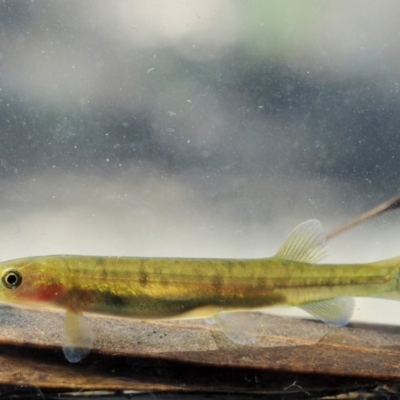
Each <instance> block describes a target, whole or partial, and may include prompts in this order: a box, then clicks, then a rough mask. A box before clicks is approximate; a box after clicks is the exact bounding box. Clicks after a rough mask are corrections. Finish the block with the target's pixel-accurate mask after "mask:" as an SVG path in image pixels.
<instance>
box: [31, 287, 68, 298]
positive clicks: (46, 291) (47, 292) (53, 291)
mask: <svg viewBox="0 0 400 400" xmlns="http://www.w3.org/2000/svg"><path fill="white" fill-rule="evenodd" d="M64 293H65V287H64V286H63V285H48V286H44V287H43V288H42V289H41V290H40V291H38V292H37V294H36V295H35V296H34V298H33V299H32V300H36V301H52V300H55V299H56V298H57V297H59V296H61V295H63V294H64Z"/></svg>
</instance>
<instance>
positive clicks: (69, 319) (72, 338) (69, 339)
mask: <svg viewBox="0 0 400 400" xmlns="http://www.w3.org/2000/svg"><path fill="white" fill-rule="evenodd" d="M92 347H93V335H92V330H91V328H90V326H89V324H88V322H87V320H86V319H85V317H84V316H83V315H82V314H81V313H76V312H74V311H71V310H67V314H66V316H65V326H64V338H63V351H64V355H65V358H66V359H67V360H68V361H69V362H71V363H76V362H79V361H81V360H82V359H83V358H85V357H86V356H87V355H88V353H89V351H90V350H91V349H92Z"/></svg>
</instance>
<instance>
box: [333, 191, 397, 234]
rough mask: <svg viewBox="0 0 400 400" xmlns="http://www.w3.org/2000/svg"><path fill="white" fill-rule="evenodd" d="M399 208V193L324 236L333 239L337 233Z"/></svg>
mask: <svg viewBox="0 0 400 400" xmlns="http://www.w3.org/2000/svg"><path fill="white" fill-rule="evenodd" d="M399 207H400V193H399V194H398V195H396V196H394V197H392V198H390V199H389V200H386V201H384V202H383V203H381V204H379V205H377V206H376V207H374V208H372V209H371V210H369V211H367V212H365V213H364V214H361V215H359V216H358V217H357V218H354V219H352V220H351V221H349V222H346V223H345V224H343V225H340V226H339V227H337V228H335V229H333V230H331V231H330V232H328V234H327V235H326V238H327V239H332V238H333V237H335V236H337V235H339V233H342V232H344V231H346V230H347V229H350V228H352V227H353V226H355V225H357V224H359V223H361V222H364V221H367V220H368V219H370V218H372V217H375V216H376V215H379V214H383V213H384V212H386V211H390V210H395V209H396V208H399Z"/></svg>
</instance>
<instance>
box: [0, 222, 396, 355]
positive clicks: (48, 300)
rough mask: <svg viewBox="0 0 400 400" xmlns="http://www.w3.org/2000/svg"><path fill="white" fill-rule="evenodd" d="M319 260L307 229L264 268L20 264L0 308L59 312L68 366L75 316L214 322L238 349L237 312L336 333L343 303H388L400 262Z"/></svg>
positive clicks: (218, 263)
mask: <svg viewBox="0 0 400 400" xmlns="http://www.w3.org/2000/svg"><path fill="white" fill-rule="evenodd" d="M327 250H328V249H327V244H326V238H325V235H324V232H323V229H322V226H321V224H320V222H319V221H317V220H309V221H306V222H304V223H302V224H300V225H299V226H297V228H295V229H294V230H293V231H292V232H291V234H290V235H289V237H288V238H287V240H286V241H285V242H284V244H283V245H282V247H281V248H280V249H279V251H278V252H277V254H276V255H275V256H274V257H272V258H262V259H184V258H130V257H95V256H74V255H57V256H45V257H31V258H23V259H17V260H11V261H6V262H2V263H0V276H1V285H0V302H1V303H5V304H13V305H17V306H29V307H32V306H34V307H40V308H62V309H65V310H66V319H65V330H64V339H63V350H64V354H65V357H66V358H67V359H68V360H69V361H70V362H78V361H80V360H81V359H82V358H84V357H85V356H86V355H87V354H88V352H89V351H90V349H91V348H92V345H93V335H92V333H91V329H90V326H89V324H88V323H87V321H86V319H85V318H84V317H83V313H94V314H101V315H109V316H113V317H125V318H132V319H138V320H165V319H171V320H172V319H182V318H184V319H195V318H215V320H216V321H217V323H218V325H219V327H220V328H221V329H222V330H223V331H224V333H225V334H226V335H227V336H228V337H229V338H231V339H232V340H234V341H236V342H241V340H240V336H241V335H242V334H245V333H243V332H244V331H245V329H241V327H240V324H239V325H238V324H237V322H236V323H235V322H234V323H231V321H232V320H233V319H232V316H235V314H234V313H235V312H238V311H241V312H243V311H254V310H263V309H265V308H268V307H271V306H285V305H286V306H299V307H301V308H303V309H304V310H306V311H307V312H309V313H310V314H311V315H313V316H315V317H317V318H319V319H320V320H322V321H324V322H326V323H328V324H332V325H345V324H346V323H347V322H348V321H349V320H350V318H351V316H352V313H353V309H354V301H353V299H352V297H354V296H364V297H366V296H376V297H386V298H396V297H397V298H398V290H399V289H398V287H399V271H400V257H399V258H394V259H390V260H386V261H381V262H375V263H369V264H352V265H345V264H343V265H342V264H340V265H330V264H326V265H316V264H315V263H316V262H318V261H320V260H321V259H322V258H323V257H325V256H326V255H327ZM349 296H351V297H349ZM236 315H239V314H236ZM248 328H249V327H247V329H248Z"/></svg>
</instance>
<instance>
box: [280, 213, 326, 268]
mask: <svg viewBox="0 0 400 400" xmlns="http://www.w3.org/2000/svg"><path fill="white" fill-rule="evenodd" d="M327 255H328V245H327V244H326V237H325V233H324V230H323V228H322V225H321V222H319V221H318V220H317V219H310V220H308V221H306V222H303V223H301V224H300V225H298V226H297V227H296V228H294V229H293V231H292V232H291V233H290V235H289V236H288V238H287V239H286V240H285V242H284V243H283V245H282V246H281V248H280V249H279V250H278V252H277V253H276V257H278V258H280V259H282V260H289V261H296V262H306V263H311V264H313V263H316V262H318V261H321V260H322V259H323V258H324V257H326V256H327Z"/></svg>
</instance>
